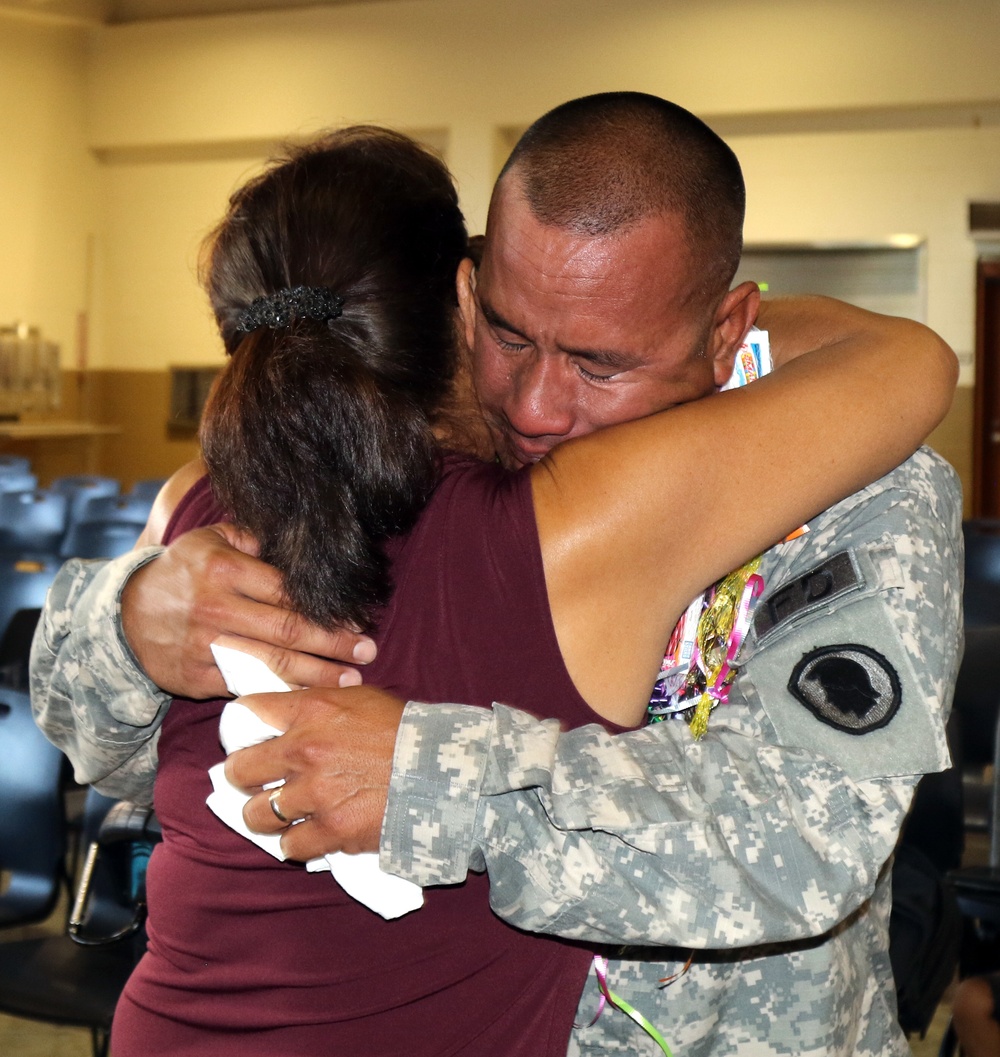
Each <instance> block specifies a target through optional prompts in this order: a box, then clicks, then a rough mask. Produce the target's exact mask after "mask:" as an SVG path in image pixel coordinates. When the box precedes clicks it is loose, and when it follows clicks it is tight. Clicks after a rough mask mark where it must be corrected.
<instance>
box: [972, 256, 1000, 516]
mask: <svg viewBox="0 0 1000 1057" xmlns="http://www.w3.org/2000/svg"><path fill="white" fill-rule="evenodd" d="M973 438H974V441H973V500H972V505H973V517H983V518H1000V259H996V260H983V259H980V260H979V262H978V263H977V265H976V403H975V419H974V427H973Z"/></svg>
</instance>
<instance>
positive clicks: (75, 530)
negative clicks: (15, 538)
mask: <svg viewBox="0 0 1000 1057" xmlns="http://www.w3.org/2000/svg"><path fill="white" fill-rule="evenodd" d="M152 506H153V501H152V500H151V499H145V498H143V497H141V496H134V495H107V496H98V497H95V498H92V499H90V500H89V501H88V502H87V505H86V506H85V507H84V509H83V512H82V513H81V514H80V516H79V518H78V519H77V520H76V521H74V522H73V523H71V524H70V526H69V528H68V529H67V531H66V536H65V538H64V539H63V542H62V546H61V547H60V552H59V553H60V554H61V555H62V557H63V558H117V557H118V555H120V554H124V553H125V552H126V551H129V550H131V549H132V548H133V547H134V546H135V542H136V540H137V539H138V538H139V534H140V533H141V532H142V530H143V528H144V527H145V525H146V521H147V520H148V518H149V512H150V510H151V509H152Z"/></svg>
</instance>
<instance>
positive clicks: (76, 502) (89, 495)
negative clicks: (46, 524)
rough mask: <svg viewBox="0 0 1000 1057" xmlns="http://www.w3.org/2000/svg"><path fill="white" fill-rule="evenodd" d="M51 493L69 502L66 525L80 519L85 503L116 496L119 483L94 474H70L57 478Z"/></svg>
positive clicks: (111, 478)
mask: <svg viewBox="0 0 1000 1057" xmlns="http://www.w3.org/2000/svg"><path fill="white" fill-rule="evenodd" d="M50 487H51V489H52V491H53V492H59V493H60V494H62V495H64V496H66V498H67V500H68V502H69V515H68V523H69V524H71V525H72V524H73V523H74V522H75V521H78V520H79V519H80V516H81V515H82V513H83V510H84V507H86V505H87V501H88V500H90V499H93V498H94V497H95V496H99V495H118V493H119V492H120V491H121V483H120V482H119V481H117V480H116V479H115V478H113V477H100V476H97V475H94V474H71V475H68V476H65V477H57V478H56V479H55V480H54V481H53V482H52V484H51V486H50Z"/></svg>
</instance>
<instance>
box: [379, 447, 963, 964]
mask: <svg viewBox="0 0 1000 1057" xmlns="http://www.w3.org/2000/svg"><path fill="white" fill-rule="evenodd" d="M810 530H811V531H810V532H809V533H807V534H806V535H805V536H803V537H800V538H799V539H798V540H796V541H793V542H792V543H789V544H783V545H781V546H780V547H778V548H775V549H774V550H773V551H771V552H768V554H767V555H766V556H765V560H764V562H763V563H762V566H761V569H762V572H763V573H764V576H765V582H766V587H765V595H764V598H763V600H762V602H761V604H760V605H759V607H758V611H757V615H756V617H755V621H754V626H753V629H752V631H751V634H750V635H749V636H748V641H747V643H746V646H745V648H744V653H743V655H742V657H741V665H740V671H739V674H738V676H737V680H736V682H735V684H734V687H733V690H732V693H731V696H730V701H729V703H728V704H727V705H724V706H720V707H719V708H718V709H717V710H716V711H715V712H714V713H713V716H712V719H711V722H710V724H709V729H708V733H707V734H706V735H705V737H704V738H702V739H701V740H700V741H697V742H696V741H694V740H693V739H692V737H691V734H690V732H689V730H688V728H687V726H686V725H685V724H684V723H681V722H664V723H658V724H655V725H653V726H648V727H645V728H643V729H641V730H638V731H633V732H629V733H626V734H621V735H617V736H612V735H609V734H608V733H606V732H605V731H603V730H602V729H600V728H598V727H594V726H591V727H584V728H581V729H578V730H571V731H565V732H561V731H560V730H559V729H558V727H557V726H556V725H555V724H553V723H546V722H539V721H538V720H535V719H534V718H533V717H531V716H529V715H527V714H525V713H523V712H518V711H516V710H513V709H510V708H505V707H503V706H500V705H497V706H495V708H494V710H493V712H492V713H486V714H483V713H482V712H479V713H478V715H477V714H475V713H476V710H474V709H466V708H464V707H462V706H453V705H451V706H445V707H443V708H440V707H437V706H428V705H419V704H410V705H409V706H408V707H407V711H406V713H405V716H404V721H403V725H402V727H401V730H400V735H399V737H398V739H397V749H396V760H395V773H394V777H393V783H392V788H391V790H390V799H389V809H388V810H387V813H386V817H385V823H384V827H383V844H382V863H383V866H384V868H386V869H387V870H390V871H391V872H393V873H400V874H402V875H403V876H407V877H410V878H412V879H413V880H415V881H417V882H418V883H420V884H424V885H427V884H447V883H456V882H458V881H461V879H462V878H463V877H464V875H465V872H466V870H467V869H483V868H486V869H487V870H488V871H489V874H490V882H491V901H492V904H493V906H494V909H495V910H496V911H497V913H498V914H500V915H501V916H502V917H504V918H505V919H507V920H508V921H510V922H511V923H512V924H515V925H517V926H519V927H521V928H525V929H529V930H532V931H537V932H549V933H555V934H559V935H564V936H569V937H573V938H578V939H586V940H589V941H592V942H611V943H631V944H641V943H645V944H657V945H679V946H683V947H700V948H711V947H732V946H748V945H753V944H758V943H772V942H781V941H784V940H791V939H797V938H800V937H806V936H815V935H817V934H819V933H822V932H825V931H827V930H828V929H830V928H832V927H833V926H834V925H836V924H837V923H839V922H840V921H842V920H844V919H845V918H846V917H847V916H848V915H849V914H851V913H852V911H854V910H855V909H856V908H857V907H859V906H860V905H861V904H862V903H863V902H864V901H865V900H867V899H868V898H869V897H870V896H871V894H872V892H873V890H874V888H875V884H876V881H877V878H878V875H879V871H880V869H881V868H882V866H883V864H884V863H885V861H886V859H887V858H888V856H889V855H890V854H891V851H892V848H893V846H894V844H895V841H896V838H897V836H898V833H899V828H900V825H901V822H902V819H903V817H904V815H905V812H906V810H907V808H908V805H909V802H910V798H911V794H912V790H913V787H914V786H915V784H916V782H917V780H918V778H919V776H920V775H921V774H922V773H924V772H928V771H934V770H940V769H942V768H943V767H945V766H947V762H948V761H947V750H946V748H945V745H944V721H945V719H946V716H947V711H948V708H949V707H950V699H951V691H952V687H953V683H954V677H955V673H956V671H957V665H958V659H959V654H960V650H961V630H960V628H961V624H960V600H961V498H960V491H959V489H958V486H957V483H956V481H955V478H954V474H953V473H952V472H951V470H950V468H949V467H947V465H946V464H944V463H943V462H942V461H941V460H939V459H937V457H935V456H933V455H932V454H930V453H928V452H921V453H918V455H917V456H915V457H914V458H913V459H911V460H909V461H908V462H907V463H906V464H904V466H902V467H900V468H899V469H898V470H896V471H894V473H893V474H890V475H889V476H888V477H887V478H885V479H883V480H882V481H880V482H878V483H876V485H873V486H871V487H870V488H868V489H865V490H863V491H862V492H860V493H858V494H857V495H855V496H852V497H850V498H849V499H848V500H845V501H844V502H843V503H840V504H838V505H837V506H836V507H834V508H832V509H831V510H830V511H827V512H826V513H825V514H823V515H821V516H820V517H819V518H817V519H816V520H815V521H814V522H812V523H811V525H810ZM843 556H846V557H843ZM838 650H839V652H838ZM831 651H832V652H831ZM828 661H829V664H827V662H828ZM828 668H830V669H831V670H832V672H833V675H832V676H830V674H829V672H828V671H827V669H828ZM859 670H860V671H861V672H862V675H863V678H862V677H861V676H858V671H859ZM845 673H846V678H844V676H845ZM852 678H855V681H857V679H859V678H860V681H861V682H862V683H864V684H865V686H867V688H868V695H867V696H865V695H864V694H862V695H861V698H860V703H859V701H858V700H857V699H856V698H857V695H856V694H855V690H856V687H855V686H854V685H853V684H852V682H851V679H852ZM838 680H839V681H838ZM845 687H846V689H845ZM852 695H853V696H852ZM852 724H853V726H852Z"/></svg>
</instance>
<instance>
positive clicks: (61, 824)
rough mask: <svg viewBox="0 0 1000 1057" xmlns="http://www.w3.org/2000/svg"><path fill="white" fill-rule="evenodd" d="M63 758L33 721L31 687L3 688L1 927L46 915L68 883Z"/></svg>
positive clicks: (0, 745)
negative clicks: (2, 886) (5, 881)
mask: <svg viewBox="0 0 1000 1057" xmlns="http://www.w3.org/2000/svg"><path fill="white" fill-rule="evenodd" d="M65 764H66V761H65V759H64V757H63V754H62V753H61V752H60V751H59V750H58V749H57V748H56V747H55V746H54V745H53V744H52V743H51V742H50V741H48V740H47V739H46V737H45V735H44V734H42V732H41V731H40V730H39V729H38V727H37V726H36V725H35V720H34V717H33V716H32V714H31V701H30V699H29V697H28V694H27V692H25V691H16V690H13V689H11V688H0V803H2V804H3V811H0V868H2V869H3V872H4V875H5V877H6V879H7V885H6V888H5V890H4V892H3V894H2V895H0V927H4V928H6V927H10V926H14V925H30V924H34V923H35V922H38V921H44V920H45V919H46V918H47V917H48V916H49V914H51V913H52V911H53V909H54V908H55V905H56V902H57V900H58V898H59V894H60V891H61V890H62V889H63V887H64V886H65V887H67V888H68V884H69V879H68V876H67V870H66V813H65V807H64V800H63V772H64V767H65Z"/></svg>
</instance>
